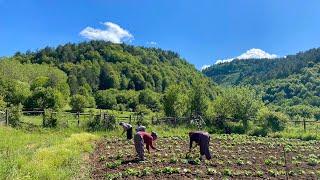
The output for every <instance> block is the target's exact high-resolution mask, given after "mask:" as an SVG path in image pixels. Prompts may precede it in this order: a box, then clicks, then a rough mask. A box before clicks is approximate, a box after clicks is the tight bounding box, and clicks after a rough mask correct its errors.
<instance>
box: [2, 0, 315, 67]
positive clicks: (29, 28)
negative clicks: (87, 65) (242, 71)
mask: <svg viewBox="0 0 320 180" xmlns="http://www.w3.org/2000/svg"><path fill="white" fill-rule="evenodd" d="M319 7H320V1H319V0H308V1H301V0H198V1H196V0H86V1H85V0H77V1H71V0H0V56H8V55H12V54H13V53H14V52H16V51H22V52H24V51H26V50H29V49H30V50H36V49H39V48H42V47H45V46H57V45H59V44H63V43H67V42H81V41H84V40H86V38H85V37H84V36H81V35H80V32H81V31H83V30H84V29H85V28H86V27H91V29H93V30H97V29H100V30H101V31H104V30H106V28H107V27H108V26H106V25H104V24H103V23H105V22H111V23H112V24H115V25H118V26H119V27H120V28H121V29H122V30H124V32H128V33H129V34H130V35H131V36H132V37H130V38H127V39H131V40H130V41H126V42H127V43H129V44H133V45H142V46H156V47H160V48H163V49H168V50H173V51H176V52H178V53H179V54H180V55H181V56H182V57H184V58H186V59H187V60H188V61H189V62H190V63H192V64H195V66H196V67H197V68H201V67H202V65H205V64H213V63H214V62H215V61H216V60H218V59H228V58H233V57H237V56H239V55H241V54H242V53H244V52H246V51H247V50H249V49H252V48H258V49H262V50H264V51H266V52H268V53H270V54H276V55H278V56H284V55H287V54H294V53H296V52H299V51H303V50H307V49H310V48H314V47H320V35H319V32H320V11H319ZM109 25H110V24H109ZM121 41H122V39H121ZM150 42H154V43H156V44H154V43H153V44H152V43H151V44H150Z"/></svg>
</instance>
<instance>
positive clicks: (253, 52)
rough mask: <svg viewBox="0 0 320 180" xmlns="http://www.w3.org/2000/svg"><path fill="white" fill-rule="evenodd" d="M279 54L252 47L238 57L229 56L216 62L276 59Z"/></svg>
mask: <svg viewBox="0 0 320 180" xmlns="http://www.w3.org/2000/svg"><path fill="white" fill-rule="evenodd" d="M277 57H278V56H277V55H276V54H269V53H267V52H265V51H263V50H261V49H256V48H252V49H250V50H248V51H247V52H245V53H243V54H241V55H240V56H238V57H234V58H229V59H223V60H217V61H216V63H215V64H221V63H225V62H231V61H233V60H234V59H274V58H277Z"/></svg>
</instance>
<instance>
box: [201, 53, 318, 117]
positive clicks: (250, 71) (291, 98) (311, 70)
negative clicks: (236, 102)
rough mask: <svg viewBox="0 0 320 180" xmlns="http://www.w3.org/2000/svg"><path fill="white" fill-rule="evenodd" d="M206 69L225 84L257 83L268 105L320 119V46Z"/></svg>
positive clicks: (294, 115)
mask: <svg viewBox="0 0 320 180" xmlns="http://www.w3.org/2000/svg"><path fill="white" fill-rule="evenodd" d="M203 72H204V74H206V75H207V76H209V77H211V78H212V79H213V80H214V81H215V82H217V83H219V84H221V85H227V86H228V85H250V86H251V85H253V86H254V87H255V88H256V89H258V91H259V92H262V98H263V100H264V102H265V103H266V104H269V105H270V106H272V107H274V108H275V109H276V110H279V111H283V112H286V113H287V114H289V115H290V116H291V117H296V118H301V117H305V118H315V119H320V108H319V107H320V48H318V49H311V50H309V51H306V52H301V53H298V54H296V55H291V56H287V57H285V58H278V59H249V60H234V61H232V62H228V63H223V64H217V65H213V66H211V67H209V68H207V69H205V70H204V71H203Z"/></svg>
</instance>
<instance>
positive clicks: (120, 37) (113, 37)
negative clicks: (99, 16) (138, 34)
mask: <svg viewBox="0 0 320 180" xmlns="http://www.w3.org/2000/svg"><path fill="white" fill-rule="evenodd" d="M102 24H103V25H105V26H106V29H105V30H102V29H95V28H92V27H89V26H88V27H86V28H85V29H83V30H82V31H81V32H80V35H81V36H82V37H84V38H87V39H90V40H103V41H110V42H113V43H121V42H124V41H131V40H132V39H133V35H132V34H131V33H130V32H129V31H128V30H125V29H123V28H122V27H120V26H119V25H118V24H115V23H112V22H105V23H102Z"/></svg>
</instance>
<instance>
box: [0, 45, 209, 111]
mask: <svg viewBox="0 0 320 180" xmlns="http://www.w3.org/2000/svg"><path fill="white" fill-rule="evenodd" d="M0 63H1V66H0V73H1V74H0V80H1V81H0V82H1V83H2V84H3V86H1V89H0V96H2V98H3V99H4V101H6V102H7V103H9V104H19V103H21V104H23V105H24V107H26V108H64V107H66V106H67V105H68V104H71V105H75V104H82V106H84V107H96V106H97V107H98V108H108V109H120V110H128V109H132V110H135V109H136V108H137V106H138V105H140V104H142V105H145V106H147V108H148V109H152V110H155V111H159V110H160V109H161V107H160V100H161V94H162V93H163V92H164V91H165V90H166V89H167V88H168V87H169V86H170V85H174V84H179V85H181V86H182V87H184V88H185V89H190V88H191V87H192V86H194V85H196V84H197V83H198V82H201V83H203V84H205V87H206V89H207V92H210V91H211V89H212V88H211V87H212V86H213V85H212V83H211V81H210V80H209V79H208V78H206V77H205V76H203V75H202V73H201V72H199V71H198V70H196V69H195V67H194V66H193V65H191V64H189V63H188V62H187V61H186V60H184V59H182V58H181V57H180V56H179V55H178V54H177V53H175V52H172V51H165V50H161V49H157V48H145V47H135V46H131V45H126V44H113V43H110V42H103V41H90V42H83V43H79V44H65V45H60V46H58V47H56V48H51V47H46V48H44V49H40V50H38V51H35V52H31V51H28V52H26V53H20V52H17V53H16V54H15V55H14V56H13V57H8V58H3V59H2V61H1V62H0ZM12 89H13V90H16V91H23V92H15V91H12ZM12 93H18V95H19V96H18V95H12ZM19 93H20V94H19ZM208 96H209V97H211V98H212V94H211V93H208ZM10 97H22V98H16V99H15V100H12V99H10ZM97 99H98V101H95V100H97ZM101 99H103V101H101ZM84 101H86V102H84ZM79 102H82V103H79ZM77 108H79V109H82V108H83V107H77Z"/></svg>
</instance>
